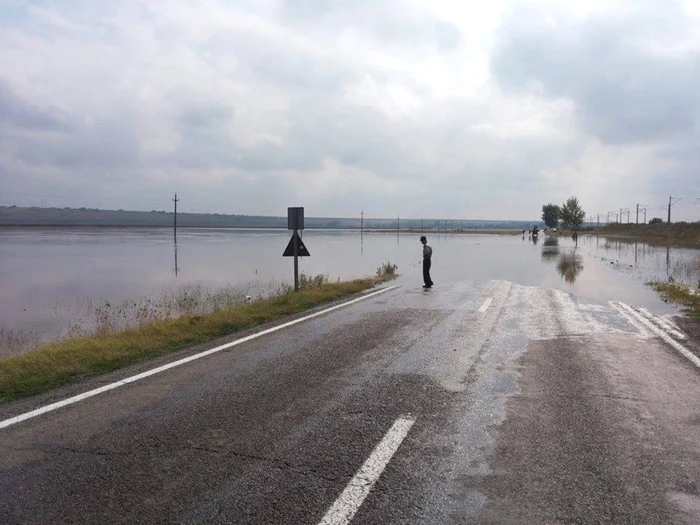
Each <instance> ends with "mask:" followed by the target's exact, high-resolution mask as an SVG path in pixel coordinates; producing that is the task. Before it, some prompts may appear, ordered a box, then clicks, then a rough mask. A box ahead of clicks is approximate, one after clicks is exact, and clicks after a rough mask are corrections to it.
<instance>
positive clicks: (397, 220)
mask: <svg viewBox="0 0 700 525" xmlns="http://www.w3.org/2000/svg"><path fill="white" fill-rule="evenodd" d="M400 227H401V218H400V217H396V233H399V228H400Z"/></svg>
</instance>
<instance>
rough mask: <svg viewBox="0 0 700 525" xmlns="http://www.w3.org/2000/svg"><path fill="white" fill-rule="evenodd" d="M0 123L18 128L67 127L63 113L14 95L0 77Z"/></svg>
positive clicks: (56, 128)
mask: <svg viewBox="0 0 700 525" xmlns="http://www.w3.org/2000/svg"><path fill="white" fill-rule="evenodd" d="M0 125H2V126H4V127H11V128H15V129H18V130H30V131H60V130H66V129H68V127H69V126H68V123H67V122H66V118H65V116H64V115H61V114H60V112H58V111H57V110H53V109H48V110H47V109H42V108H39V107H36V106H34V105H32V104H30V103H28V102H25V101H24V100H22V99H21V98H20V97H19V96H17V95H15V93H13V91H12V90H11V89H10V88H9V87H8V85H7V83H6V82H4V81H3V80H2V79H0Z"/></svg>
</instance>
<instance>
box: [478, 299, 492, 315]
mask: <svg viewBox="0 0 700 525" xmlns="http://www.w3.org/2000/svg"><path fill="white" fill-rule="evenodd" d="M491 301H493V297H489V298H488V299H486V300H485V301H484V304H482V305H481V306H480V307H479V311H480V312H481V313H482V314H483V313H484V312H485V311H486V310H488V309H489V306H491Z"/></svg>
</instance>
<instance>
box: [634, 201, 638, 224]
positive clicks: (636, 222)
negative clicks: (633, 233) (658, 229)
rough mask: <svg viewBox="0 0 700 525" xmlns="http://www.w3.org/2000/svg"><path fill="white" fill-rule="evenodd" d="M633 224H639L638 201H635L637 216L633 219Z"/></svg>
mask: <svg viewBox="0 0 700 525" xmlns="http://www.w3.org/2000/svg"><path fill="white" fill-rule="evenodd" d="M634 223H635V224H639V203H637V218H636V219H635V220H634Z"/></svg>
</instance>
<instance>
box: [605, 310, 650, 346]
mask: <svg viewBox="0 0 700 525" xmlns="http://www.w3.org/2000/svg"><path fill="white" fill-rule="evenodd" d="M609 303H610V306H612V307H613V308H614V309H615V310H617V311H618V312H619V313H620V314H621V315H622V317H624V318H625V319H627V321H628V322H629V324H631V325H632V326H634V327H635V328H636V329H637V330H639V334H640V335H641V336H643V337H649V335H650V334H649V332H647V329H646V328H644V326H642V325H641V324H640V323H638V322H637V321H636V319H637V318H636V317H632V316H631V315H630V314H628V313H627V310H625V309H623V308H622V307H621V306H618V305H617V304H615V301H609Z"/></svg>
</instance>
